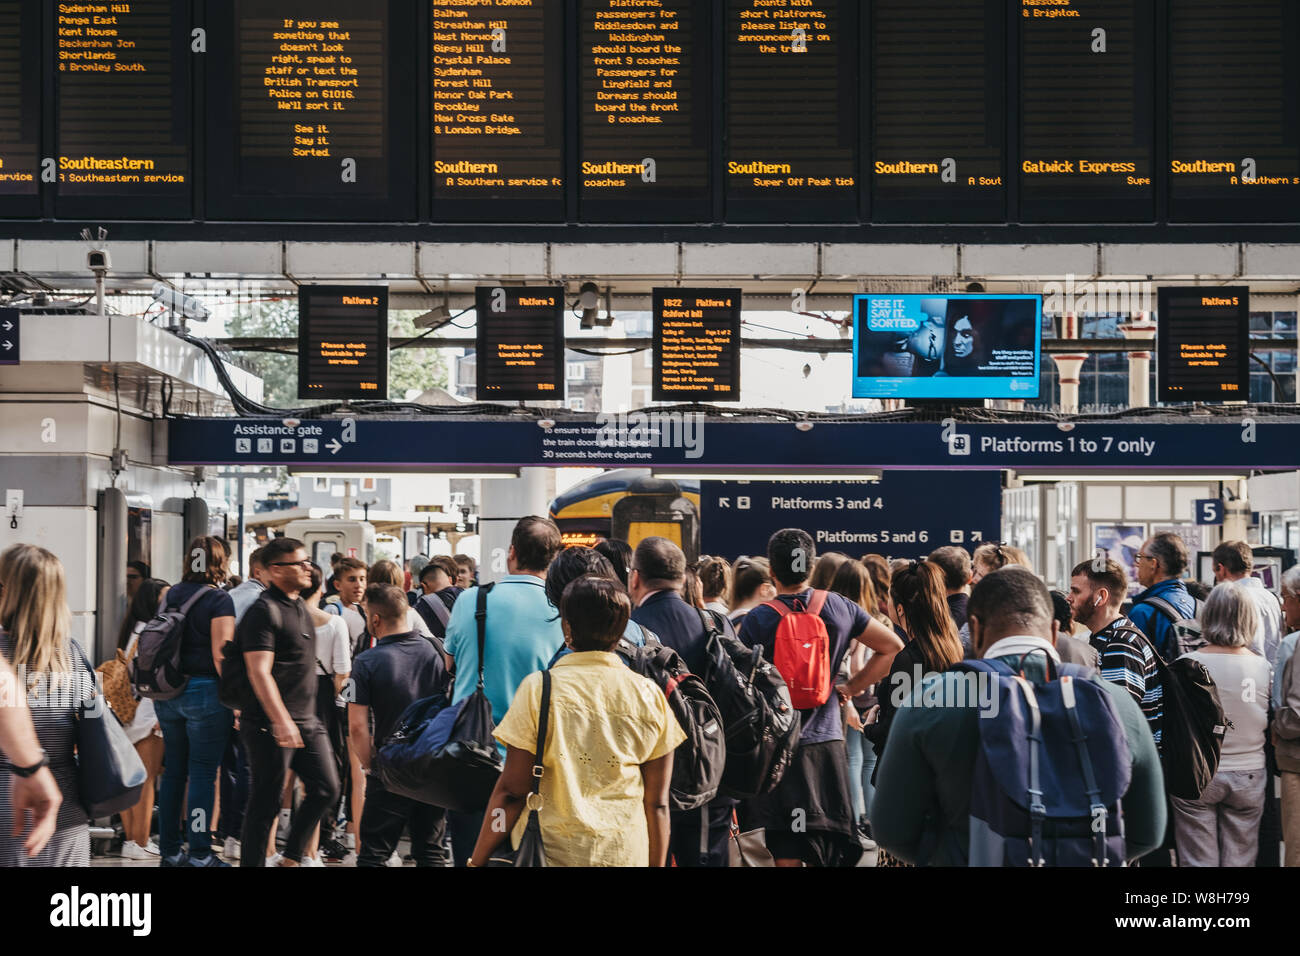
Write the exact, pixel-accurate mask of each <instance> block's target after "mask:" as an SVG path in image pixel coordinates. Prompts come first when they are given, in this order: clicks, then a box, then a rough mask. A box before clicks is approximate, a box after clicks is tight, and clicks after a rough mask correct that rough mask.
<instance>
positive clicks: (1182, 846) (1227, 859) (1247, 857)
mask: <svg viewBox="0 0 1300 956" xmlns="http://www.w3.org/2000/svg"><path fill="white" fill-rule="evenodd" d="M1258 626H1259V612H1258V611H1257V610H1256V609H1255V603H1254V601H1252V600H1251V598H1250V595H1249V594H1247V593H1246V591H1245V590H1244V589H1243V588H1242V587H1241V586H1240V585H1238V584H1236V583H1235V582H1232V581H1225V582H1223V583H1222V584H1219V585H1218V586H1216V587H1215V588H1214V590H1213V591H1211V592H1210V596H1209V599H1208V600H1206V602H1205V609H1204V611H1203V612H1202V614H1201V636H1202V637H1203V638H1205V640H1206V641H1207V642H1208V643H1207V644H1206V645H1205V646H1204V647H1202V648H1200V649H1199V650H1196V651H1193V652H1192V653H1191V654H1188V655H1186V656H1187V657H1190V658H1192V659H1194V660H1197V661H1200V662H1201V663H1202V664H1204V665H1205V669H1206V670H1207V671H1209V672H1210V677H1212V678H1213V679H1214V684H1215V686H1216V687H1217V688H1218V691H1219V702H1220V703H1221V704H1223V715H1224V723H1225V724H1226V725H1227V733H1226V734H1225V735H1224V738H1223V749H1222V751H1221V753H1220V756H1219V769H1218V772H1217V773H1215V775H1214V779H1213V780H1211V781H1210V785H1209V786H1208V787H1206V788H1205V791H1204V792H1203V793H1202V794H1201V795H1200V797H1199V798H1198V799H1196V800H1183V799H1181V798H1179V797H1171V798H1170V799H1171V800H1172V801H1173V805H1174V827H1175V835H1176V837H1177V840H1178V862H1179V865H1180V866H1254V865H1255V857H1256V855H1257V853H1258V850H1259V821H1260V817H1261V815H1262V814H1263V813H1264V792H1265V787H1266V786H1267V785H1268V773H1267V771H1266V770H1265V763H1264V735H1265V734H1266V733H1267V730H1268V701H1269V696H1270V691H1271V688H1270V686H1269V685H1270V680H1269V676H1270V675H1269V666H1268V661H1266V660H1264V658H1262V657H1260V656H1259V655H1258V654H1256V653H1254V652H1253V651H1252V650H1251V644H1252V643H1253V641H1254V639H1255V631H1256V629H1257V628H1258Z"/></svg>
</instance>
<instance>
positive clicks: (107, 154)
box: [53, 0, 191, 219]
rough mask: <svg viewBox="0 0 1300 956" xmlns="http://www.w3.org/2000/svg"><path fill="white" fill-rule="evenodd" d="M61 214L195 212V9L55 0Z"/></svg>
mask: <svg viewBox="0 0 1300 956" xmlns="http://www.w3.org/2000/svg"><path fill="white" fill-rule="evenodd" d="M53 39H54V58H55V61H56V62H57V64H58V65H57V67H56V69H55V73H54V77H55V102H56V103H57V110H56V123H55V125H56V130H57V135H58V144H59V149H58V193H57V195H58V200H57V202H56V209H57V211H58V214H59V215H61V216H77V215H94V214H96V213H97V212H102V211H110V210H114V209H117V210H121V211H126V212H128V213H129V212H133V211H134V212H136V213H138V212H139V211H140V210H141V209H145V210H148V211H149V214H150V215H151V216H152V217H155V218H159V219H188V218H189V217H190V185H191V175H190V81H189V78H190V64H189V56H190V54H189V42H190V36H189V16H188V12H187V10H186V8H185V7H184V5H182V4H175V3H171V2H170V0H132V2H130V3H107V2H104V3H57V4H55V5H54V35H53Z"/></svg>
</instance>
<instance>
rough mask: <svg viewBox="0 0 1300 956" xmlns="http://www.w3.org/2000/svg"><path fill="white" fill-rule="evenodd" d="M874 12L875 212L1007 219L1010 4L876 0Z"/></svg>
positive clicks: (879, 216) (867, 64)
mask: <svg viewBox="0 0 1300 956" xmlns="http://www.w3.org/2000/svg"><path fill="white" fill-rule="evenodd" d="M871 11H872V22H871V46H870V50H869V56H868V55H867V53H865V52H864V55H863V57H862V62H863V64H864V68H865V69H869V70H870V75H869V78H868V85H869V88H870V91H871V98H872V125H871V135H870V137H869V144H868V148H869V152H868V155H869V156H870V157H871V164H870V176H871V216H872V218H873V219H874V220H876V221H877V222H996V221H1000V220H1002V219H1003V218H1005V216H1006V214H1007V200H1006V194H1007V190H1006V172H1005V169H1004V163H1005V155H1006V148H1005V139H1006V112H1007V103H1006V4H1005V3H1004V2H1003V0H983V2H981V0H874V2H873V3H872V4H871Z"/></svg>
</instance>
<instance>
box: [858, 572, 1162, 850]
mask: <svg viewBox="0 0 1300 956" xmlns="http://www.w3.org/2000/svg"><path fill="white" fill-rule="evenodd" d="M967 613H968V615H969V622H970V633H971V645H972V649H973V651H974V653H975V655H976V656H977V657H982V658H985V659H988V660H1000V661H1002V662H1004V663H1005V664H1007V665H1008V666H1010V667H1012V668H1013V669H1015V670H1017V671H1018V672H1023V674H1024V676H1025V677H1026V678H1027V679H1029V680H1030V681H1033V682H1035V683H1042V682H1044V681H1045V680H1046V679H1047V661H1048V660H1049V659H1050V660H1051V661H1052V662H1053V664H1059V663H1060V658H1059V656H1058V654H1057V652H1056V647H1055V644H1056V634H1057V623H1056V620H1055V617H1054V615H1053V608H1052V599H1051V595H1050V594H1049V593H1048V590H1047V588H1046V586H1045V585H1044V584H1043V582H1042V581H1040V580H1039V579H1038V578H1037V577H1036V576H1035V575H1034V573H1033V572H1032V571H1030V570H1029V569H1028V568H1022V567H1019V566H1015V565H1013V566H1010V567H1006V568H1003V569H1001V570H999V571H994V572H993V573H992V574H989V575H986V576H985V577H983V578H981V579H980V581H979V583H978V584H976V585H975V588H974V590H973V591H972V592H971V596H970V602H969V604H968V605H967ZM980 676H981V677H982V676H983V675H980ZM969 677H970V675H969V674H965V673H956V672H953V671H948V672H946V673H943V674H933V675H931V676H929V677H927V678H925V679H924V680H923V681H922V682H921V684H920V686H919V687H917V688H916V689H915V690H914V691H913V693H912V695H911V698H910V700H909V701H908V702H907V704H906V705H905V706H903V707H900V708H899V709H898V712H897V715H896V716H895V717H894V723H893V726H892V727H891V728H890V732H889V743H888V745H887V746H886V747H885V752H884V755H883V756H882V757H881V759H880V768H879V775H878V780H879V783H878V785H877V787H876V796H875V799H874V800H873V801H872V804H871V829H872V835H873V836H874V837H875V839H876V842H877V843H879V844H880V846H882V847H884V848H885V849H887V850H888V851H889V852H890V853H892V854H893V855H894V856H897V857H898V858H899V859H901V860H904V861H906V862H909V863H915V864H917V865H929V866H964V865H966V863H967V857H968V852H969V846H970V831H969V828H970V807H971V779H972V776H973V774H974V769H975V758H976V754H977V753H978V752H979V750H980V731H979V721H980V713H979V702H978V700H976V699H971V698H972V696H973V695H969V694H967V693H966V689H965V687H959V686H958V685H959V684H962V683H964V682H965V681H966V680H967V679H968V678H969ZM1092 679H1093V680H1094V681H1096V682H1097V683H1098V684H1099V685H1100V686H1101V687H1103V688H1104V689H1105V690H1106V691H1107V693H1109V694H1110V697H1111V700H1112V701H1113V702H1114V704H1115V712H1116V713H1117V714H1118V715H1119V718H1120V725H1121V727H1122V728H1123V733H1124V736H1125V739H1126V741H1127V744H1128V749H1129V753H1130V755H1131V757H1132V777H1131V781H1130V783H1129V788H1128V791H1127V792H1126V793H1125V794H1124V796H1123V798H1122V801H1121V804H1122V807H1123V813H1124V829H1125V837H1126V849H1127V855H1128V858H1129V859H1130V860H1133V859H1136V858H1138V857H1140V856H1142V855H1143V854H1145V853H1148V852H1150V851H1151V850H1152V849H1154V848H1155V847H1157V846H1158V845H1159V844H1160V841H1161V838H1162V837H1163V836H1164V831H1165V819H1166V817H1165V799H1164V777H1163V775H1162V773H1161V770H1160V759H1159V756H1158V755H1157V753H1156V745H1155V741H1154V739H1152V737H1151V731H1150V730H1149V729H1147V723H1146V719H1145V718H1144V717H1143V715H1142V710H1141V708H1140V707H1139V706H1138V705H1137V704H1136V703H1135V702H1134V700H1133V698H1132V697H1131V696H1130V695H1129V694H1128V692H1127V691H1125V690H1124V689H1123V688H1122V687H1118V686H1116V685H1114V684H1111V683H1109V682H1106V681H1102V680H1101V678H1100V677H1099V676H1097V677H1093V678H1092ZM936 683H937V684H938V685H939V686H934V685H935V684H936ZM981 696H982V695H981ZM936 701H937V702H938V703H935V702H936Z"/></svg>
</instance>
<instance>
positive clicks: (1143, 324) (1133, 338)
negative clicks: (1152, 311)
mask: <svg viewBox="0 0 1300 956" xmlns="http://www.w3.org/2000/svg"><path fill="white" fill-rule="evenodd" d="M1119 330H1120V332H1121V333H1122V334H1123V336H1124V338H1126V339H1128V340H1129V341H1130V342H1132V343H1133V344H1134V345H1136V346H1139V347H1138V348H1137V349H1135V350H1134V351H1131V352H1129V353H1128V404H1129V408H1147V407H1149V406H1150V405H1151V349H1150V345H1151V343H1152V342H1154V341H1155V338H1156V324H1155V322H1153V321H1152V320H1151V316H1150V315H1149V314H1148V313H1146V312H1139V313H1138V314H1137V315H1136V316H1135V317H1134V319H1133V321H1132V322H1124V323H1122V324H1121V325H1120V326H1119Z"/></svg>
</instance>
